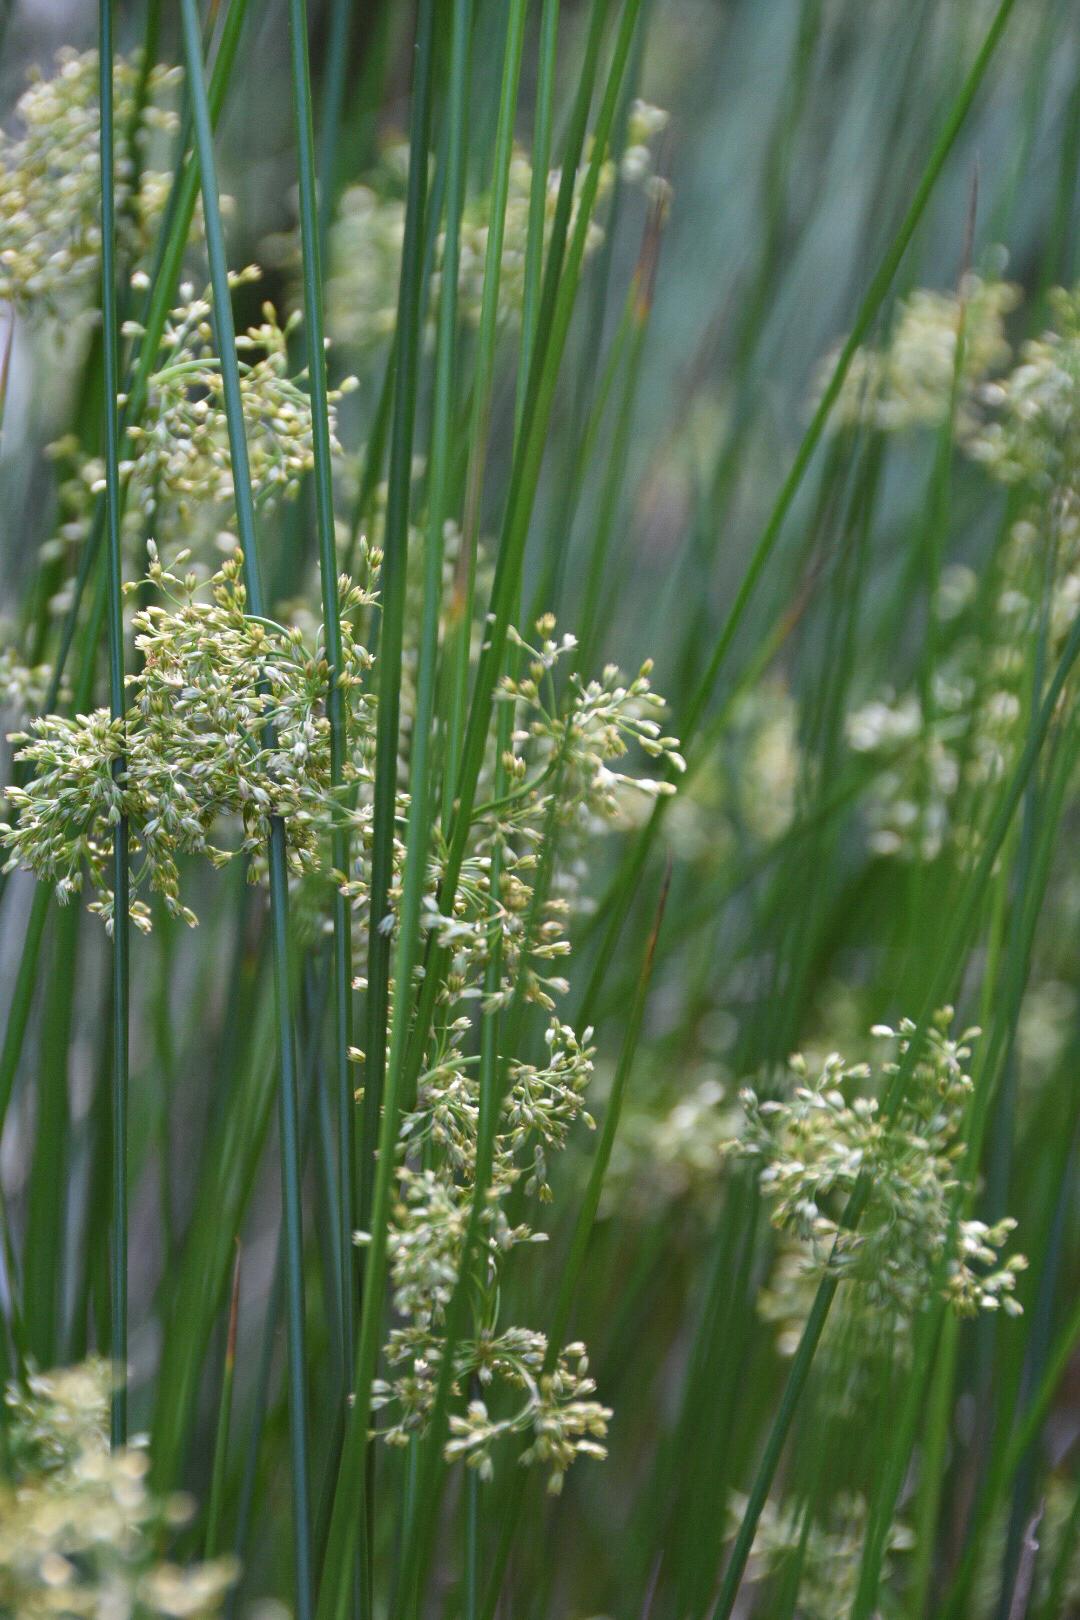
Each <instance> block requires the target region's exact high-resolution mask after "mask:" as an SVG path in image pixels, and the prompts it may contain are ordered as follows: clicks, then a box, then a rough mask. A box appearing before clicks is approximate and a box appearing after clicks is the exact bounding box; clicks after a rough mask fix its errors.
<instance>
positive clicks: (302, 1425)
mask: <svg viewBox="0 0 1080 1620" xmlns="http://www.w3.org/2000/svg"><path fill="white" fill-rule="evenodd" d="M181 18H182V23H183V34H184V53H185V57H186V59H187V67H188V82H189V91H190V95H191V105H192V117H193V121H194V126H195V145H196V151H197V152H198V160H199V170H200V173H201V178H202V196H203V214H204V217H205V222H206V249H207V257H208V258H209V261H210V281H211V286H212V288H213V315H214V326H215V331H216V334H217V347H218V353H219V355H220V358H221V362H222V392H223V395H224V399H225V411H226V416H227V420H228V430H229V451H230V455H231V458H232V475H233V488H234V494H235V501H236V520H237V530H238V533H239V537H240V544H241V547H242V549H243V553H244V578H245V583H246V586H247V600H248V606H249V608H250V610H251V612H252V613H254V614H256V615H257V616H258V617H260V618H261V617H263V616H265V613H266V608H265V605H264V602H263V596H262V586H261V582H260V577H259V566H258V552H257V548H256V540H255V502H254V498H253V494H252V487H251V469H250V464H249V461H248V451H247V440H246V437H245V431H244V413H243V402H242V399H241V394H240V374H239V367H238V365H237V351H236V334H235V331H234V328H233V319H232V306H231V302H230V295H229V276H228V267H227V260H226V256H225V235H224V230H223V228H222V221H221V204H220V198H219V194H218V182H217V167H216V163H215V158H214V135H213V126H212V123H211V118H210V107H209V103H208V100H207V93H206V81H205V76H204V72H203V62H202V46H201V42H200V38H199V22H198V13H197V10H196V4H195V0H182V12H181ZM269 862H270V928H271V939H272V947H273V969H274V997H275V1005H276V1012H277V1030H278V1062H279V1066H280V1076H279V1091H278V1104H279V1107H278V1125H279V1133H280V1145H281V1179H282V1203H283V1220H284V1227H285V1259H286V1265H285V1277H286V1298H287V1337H288V1365H289V1425H290V1465H291V1467H290V1472H291V1482H292V1504H293V1539H294V1561H295V1576H296V1608H297V1615H298V1617H299V1620H310V1616H311V1614H312V1611H313V1580H314V1574H313V1570H312V1567H311V1513H310V1463H309V1445H308V1424H307V1408H306V1387H305V1369H306V1359H307V1358H306V1353H305V1329H304V1269H303V1209H302V1202H301V1189H300V1143H299V1124H298V1117H297V1116H298V1103H297V1084H296V1044H295V1035H294V1031H293V1021H292V1007H291V980H292V974H291V969H290V961H289V957H290V947H289V922H288V902H289V880H288V866H287V858H286V843H285V824H284V822H283V821H282V819H281V817H280V816H273V817H271V820H270V846H269Z"/></svg>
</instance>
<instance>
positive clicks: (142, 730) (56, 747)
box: [2, 545, 371, 929]
mask: <svg viewBox="0 0 1080 1620" xmlns="http://www.w3.org/2000/svg"><path fill="white" fill-rule="evenodd" d="M185 560H186V559H185V557H184V554H183V553H181V554H180V556H179V557H178V558H177V559H176V564H175V566H181V565H182V563H183V562H184V561H185ZM240 574H241V560H240V557H239V554H237V555H236V556H234V557H232V558H230V559H228V560H227V561H226V562H225V563H224V564H223V565H222V567H221V568H220V569H219V570H218V572H217V573H216V574H215V575H214V576H213V578H212V579H211V581H210V590H211V598H210V600H209V601H206V600H203V599H202V598H201V597H200V595H199V582H198V578H197V576H196V574H195V573H194V572H191V573H189V574H188V575H186V576H185V577H184V578H183V579H181V578H180V577H179V575H177V574H176V573H174V572H172V570H171V569H166V568H165V567H164V566H163V564H162V563H161V562H160V561H159V559H158V556H157V550H156V547H154V546H153V545H152V546H151V562H150V568H149V573H148V576H147V577H148V581H149V583H150V584H151V585H153V586H155V587H157V588H158V589H159V590H160V591H161V592H162V593H163V594H165V595H166V597H167V598H168V599H169V602H170V605H169V606H168V607H167V608H166V607H162V606H160V605H152V606H149V607H147V608H144V609H143V610H142V611H140V612H139V613H138V614H136V617H135V628H136V646H137V647H138V649H139V651H140V653H141V654H142V658H143V664H142V668H141V670H140V671H139V673H138V674H136V675H132V676H129V678H128V689H129V708H128V712H127V715H126V717H125V719H124V720H122V721H121V720H112V719H111V718H110V716H109V713H108V711H107V710H105V709H98V710H95V711H94V712H93V713H92V714H88V715H77V716H75V718H74V719H66V718H64V717H62V716H60V715H46V716H44V717H43V718H42V719H40V720H36V721H35V722H34V723H33V726H32V728H31V731H30V733H29V735H26V736H24V737H23V738H21V739H20V740H21V743H22V746H21V747H20V749H19V752H18V755H17V758H18V759H20V760H24V761H26V762H27V763H29V764H31V765H33V766H34V767H35V774H34V776H33V778H32V780H31V782H30V784H29V785H28V787H27V788H26V789H17V788H13V789H11V790H10V791H9V799H10V802H11V804H12V807H13V809H14V810H15V812H16V816H17V819H16V820H15V821H14V823H13V824H12V825H8V826H5V827H4V829H3V833H2V837H3V843H4V845H5V847H6V848H7V850H8V867H9V868H11V867H14V866H17V865H22V866H26V867H29V868H30V869H31V870H32V871H33V872H35V873H36V874H37V876H38V877H39V878H41V879H42V880H44V881H46V882H49V883H52V884H53V885H54V887H55V889H56V893H57V897H58V899H60V900H61V902H64V901H67V900H69V899H70V898H71V896H72V895H73V894H75V893H77V892H78V891H79V890H81V888H82V885H83V879H84V872H85V873H88V874H89V877H90V882H91V885H92V887H93V888H94V890H95V892H96V894H97V896H98V898H97V899H96V901H95V902H94V905H93V907H92V908H91V909H93V910H95V911H97V912H99V913H100V914H101V915H102V916H104V917H105V919H106V921H107V922H110V923H111V918H112V894H111V890H110V889H109V886H108V880H109V864H108V861H109V851H110V849H111V845H112V828H113V827H114V826H115V825H116V823H117V822H118V821H119V820H120V818H121V816H125V815H126V816H127V817H128V821H129V825H130V829H131V849H132V855H133V857H138V858H139V864H138V866H137V867H136V869H135V871H134V873H133V881H132V893H133V896H134V897H136V898H133V903H132V918H133V920H134V921H135V922H136V923H137V924H138V925H139V926H140V927H142V928H144V929H145V928H148V927H149V922H150V918H149V910H148V907H147V906H146V904H145V902H144V901H143V900H141V899H139V898H137V896H138V894H139V893H140V892H141V890H142V889H143V888H145V887H147V886H148V887H149V888H151V889H152V890H154V891H156V892H157V893H160V894H161V895H162V897H163V899H164V901H165V904H166V906H167V907H168V908H169V910H170V911H171V912H173V913H174V914H176V915H179V916H182V917H183V918H184V919H185V920H186V921H187V922H189V923H193V922H194V921H195V917H194V914H193V913H192V912H191V910H190V908H188V907H187V906H185V905H184V904H183V903H182V902H181V899H180V882H179V870H178V866H177V861H178V858H179V857H180V856H181V855H191V854H201V855H205V856H207V857H208V858H209V859H210V860H211V861H212V862H213V863H214V864H215V865H217V864H221V863H222V862H223V861H226V860H228V859H229V857H230V855H231V854H234V853H237V852H238V851H240V850H246V851H257V850H260V849H261V848H262V846H263V844H264V843H265V838H266V832H267V826H268V821H269V818H270V817H271V816H281V817H282V818H283V819H284V821H285V825H286V833H287V841H288V849H289V855H290V859H291V862H292V865H293V867H294V869H295V870H297V871H304V870H310V869H312V868H314V867H316V866H317V865H318V864H319V862H320V860H321V858H322V853H323V838H322V834H323V832H324V830H325V828H326V827H327V826H328V824H329V822H330V820H331V819H332V815H333V813H334V806H333V804H332V801H331V798H330V741H329V721H328V719H327V717H326V697H327V692H328V683H329V671H328V668H327V664H326V660H325V657H324V655H323V653H322V649H321V645H319V644H317V645H315V646H309V645H306V644H305V642H304V640H303V638H302V636H301V635H300V634H299V633H298V632H295V631H287V630H284V629H282V627H281V626H280V625H276V624H273V623H272V622H271V621H268V620H263V619H256V618H253V617H252V616H251V615H250V614H248V613H247V612H246V611H245V592H244V587H243V584H242V582H241V578H240ZM340 590H341V602H342V607H343V610H344V612H345V615H346V617H345V620H344V623H343V629H344V632H345V657H344V665H343V669H342V673H341V676H340V684H341V686H342V687H343V688H344V690H345V692H346V694H347V698H348V701H349V704H350V708H351V711H352V717H353V724H354V730H355V732H356V738H357V753H356V762H355V763H354V765H353V766H352V774H353V775H356V774H359V773H360V772H361V771H362V770H364V769H366V762H365V760H364V756H363V753H362V750H361V746H360V742H361V739H362V738H364V737H367V738H369V739H370V731H371V720H370V705H369V702H368V699H367V698H366V697H365V695H364V692H363V686H364V683H365V679H366V676H367V672H368V669H369V667H370V664H371V659H370V657H369V655H368V653H367V652H366V651H365V650H364V648H363V647H362V646H360V645H359V644H358V643H356V642H355V641H354V640H353V639H352V636H351V633H350V631H349V628H348V619H347V614H348V613H349V612H350V611H352V610H353V609H354V608H355V607H357V606H359V605H360V604H361V603H362V602H365V601H369V600H370V597H369V596H368V595H367V593H366V592H364V591H363V590H362V589H361V587H359V586H356V585H353V584H352V583H351V582H350V581H348V580H346V579H342V581H341V583H340ZM117 759H122V760H123V768H122V770H121V772H120V773H119V775H117V774H116V773H115V771H114V761H116V760H117ZM337 811H338V813H340V814H344V813H345V810H344V807H341V806H339V807H337ZM229 819H231V820H232V821H233V822H234V824H235V825H237V827H238V829H239V834H240V836H239V840H238V842H237V844H236V846H235V848H234V849H232V850H227V849H224V848H222V847H220V846H218V845H216V844H214V843H212V842H211V838H212V837H213V836H215V835H216V834H217V833H218V832H219V831H220V829H221V828H222V824H223V823H225V822H226V821H227V820H229Z"/></svg>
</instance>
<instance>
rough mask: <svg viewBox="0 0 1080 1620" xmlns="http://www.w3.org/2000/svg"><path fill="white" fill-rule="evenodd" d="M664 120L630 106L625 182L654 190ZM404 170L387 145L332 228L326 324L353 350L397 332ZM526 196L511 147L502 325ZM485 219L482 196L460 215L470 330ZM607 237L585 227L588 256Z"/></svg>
mask: <svg viewBox="0 0 1080 1620" xmlns="http://www.w3.org/2000/svg"><path fill="white" fill-rule="evenodd" d="M666 123H667V115H666V113H664V112H662V111H661V110H660V109H659V108H657V107H652V106H650V105H649V104H648V103H647V102H643V101H639V102H635V103H634V105H633V107H632V109H631V113H630V119H629V125H628V132H627V134H628V139H627V147H626V151H625V153H624V156H623V164H622V172H623V176H624V178H625V179H626V180H627V181H628V182H629V183H631V184H637V185H641V184H645V185H653V184H657V183H660V182H658V181H657V178H656V176H655V174H654V170H653V161H652V152H651V148H650V142H652V141H653V140H654V139H655V137H656V136H657V135H658V134H659V133H660V131H661V130H662V129H663V128H664V127H665V125H666ZM408 168H409V147H408V144H407V143H406V142H397V143H394V144H392V145H389V146H387V147H386V148H385V150H384V151H383V154H382V161H381V164H380V166H379V169H378V170H377V172H376V173H375V174H374V175H372V177H371V179H370V180H369V182H368V183H367V184H364V185H355V186H350V187H349V188H348V189H347V190H346V191H345V193H344V195H343V196H342V199H341V202H340V204H339V207H338V216H337V219H336V220H335V222H334V225H333V227H332V229H331V235H330V252H329V275H328V278H327V287H326V302H327V319H328V323H329V326H330V330H331V331H332V333H333V334H334V337H335V339H336V341H337V342H339V343H343V344H347V345H349V346H350V347H352V348H368V347H371V346H372V345H375V344H378V343H381V342H383V341H385V339H386V338H387V337H388V336H389V335H390V334H391V332H392V331H393V329H394V323H395V321H396V319H397V284H398V276H399V272H400V264H401V245H402V241H403V239H404V232H405V179H406V177H407V175H408ZM585 175H586V164H585V163H583V165H582V167H581V168H580V169H579V171H578V174H577V176H576V179H575V193H574V213H573V215H572V217H571V226H570V228H571V230H572V229H573V226H574V221H575V220H576V218H577V214H578V211H579V209H580V205H581V190H582V187H583V185H584V181H585ZM614 177H615V168H614V164H613V163H611V162H610V161H609V162H607V163H605V164H604V166H603V169H602V171H601V176H600V186H599V188H598V192H597V201H596V207H597V208H599V205H600V203H601V202H602V201H603V199H604V197H605V196H606V195H607V194H608V193H609V192H610V190H611V185H612V182H613V180H614ZM559 182H560V176H559V172H558V170H553V171H552V173H551V174H550V175H549V176H548V184H547V189H546V191H545V197H544V240H545V245H546V244H547V241H548V240H549V238H550V233H551V228H552V225H553V223H554V218H555V205H556V201H557V198H558V192H559ZM531 191H532V166H531V164H530V162H529V157H528V153H527V152H526V151H525V150H524V149H523V148H521V147H515V149H514V153H513V156H512V158H511V162H510V180H509V191H508V194H507V201H506V222H505V233H504V238H503V251H502V264H501V268H500V277H499V318H500V320H501V321H502V322H504V323H506V324H513V323H516V322H517V321H519V320H520V319H521V310H522V304H523V300H524V296H525V245H526V240H527V237H528V226H529V199H530V194H531ZM489 213H490V197H489V196H488V195H487V194H486V193H482V194H479V195H475V196H472V197H469V198H467V199H466V203H465V208H464V212H463V214H462V218H461V233H460V249H459V253H460V264H459V270H458V310H459V314H460V318H461V319H462V321H464V322H465V323H466V324H467V325H470V326H475V325H477V323H478V322H479V320H480V307H481V304H482V301H483V292H484V263H485V258H486V254H487V237H488V218H489ZM603 239H604V232H603V228H602V226H601V225H600V224H599V222H598V221H597V219H596V218H595V217H594V218H593V219H591V220H590V222H589V229H588V236H587V238H586V244H585V251H586V255H591V254H593V253H594V252H595V251H596V249H597V248H598V247H599V246H600V244H601V242H602V241H603ZM445 240H446V238H445V232H442V231H440V233H439V235H438V237H437V239H436V243H435V267H434V271H433V275H432V306H433V307H434V306H435V305H436V304H437V301H438V296H437V295H438V283H439V276H440V274H441V267H442V259H443V250H444V246H445ZM276 247H277V251H278V252H279V255H283V256H285V257H287V258H288V259H290V260H293V261H295V259H296V257H297V254H296V245H295V241H294V240H293V239H291V238H286V239H285V240H284V241H279V242H278V243H277V244H276Z"/></svg>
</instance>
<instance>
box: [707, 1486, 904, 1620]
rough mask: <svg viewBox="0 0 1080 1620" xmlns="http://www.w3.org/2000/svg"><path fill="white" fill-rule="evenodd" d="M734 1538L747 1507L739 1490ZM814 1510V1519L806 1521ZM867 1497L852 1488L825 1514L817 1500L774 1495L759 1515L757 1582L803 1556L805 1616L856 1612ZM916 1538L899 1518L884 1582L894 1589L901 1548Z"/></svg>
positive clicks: (732, 1507)
mask: <svg viewBox="0 0 1080 1620" xmlns="http://www.w3.org/2000/svg"><path fill="white" fill-rule="evenodd" d="M727 1511H728V1537H729V1538H730V1537H733V1536H734V1535H735V1534H736V1532H737V1530H738V1528H739V1524H740V1523H741V1521H742V1517H743V1514H744V1513H745V1511H746V1498H745V1497H744V1496H742V1495H740V1494H739V1493H737V1492H736V1493H734V1494H733V1495H732V1496H731V1497H730V1498H729V1500H728V1508H727ZM808 1515H809V1521H810V1522H809V1524H807V1523H806V1520H807V1516H808ZM868 1518H869V1515H868V1513H867V1504H866V1501H865V1498H864V1497H862V1496H860V1495H857V1494H852V1493H849V1492H842V1493H839V1494H837V1495H836V1496H835V1497H833V1499H832V1500H831V1501H830V1503H829V1505H828V1508H827V1510H826V1512H825V1515H822V1514H821V1512H820V1510H819V1509H818V1508H817V1507H816V1504H814V1503H813V1502H811V1503H804V1502H800V1501H798V1500H792V1501H788V1502H783V1503H777V1502H776V1501H775V1500H773V1499H772V1498H770V1499H769V1500H768V1501H767V1502H766V1503H765V1507H764V1511H763V1512H762V1514H761V1517H760V1519H759V1520H758V1526H757V1533H756V1534H755V1536H754V1546H753V1552H752V1554H751V1563H750V1578H751V1580H752V1581H753V1582H754V1584H755V1585H756V1584H759V1583H763V1582H765V1581H767V1580H770V1579H773V1578H777V1579H780V1580H782V1579H783V1577H784V1574H785V1572H786V1571H787V1570H789V1569H790V1568H791V1567H792V1566H793V1565H795V1563H796V1560H797V1567H798V1570H799V1601H798V1610H797V1613H798V1616H799V1620H836V1616H837V1615H841V1614H850V1613H851V1610H852V1605H853V1604H854V1602H855V1595H856V1590H857V1586H858V1580H859V1569H860V1563H861V1555H862V1549H863V1545H864V1543H865V1541H866V1535H867V1527H868ZM914 1545H915V1538H914V1536H913V1534H912V1532H911V1530H910V1529H909V1528H908V1526H907V1525H905V1524H904V1523H902V1522H901V1521H899V1520H894V1522H893V1523H892V1524H891V1525H890V1526H889V1530H888V1533H887V1535H886V1538H885V1547H884V1557H883V1561H882V1569H881V1585H882V1587H883V1588H884V1589H887V1588H888V1585H889V1579H890V1573H891V1568H892V1565H893V1563H894V1561H895V1555H896V1554H897V1553H905V1552H909V1551H910V1550H911V1548H912V1547H914Z"/></svg>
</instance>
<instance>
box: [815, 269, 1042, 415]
mask: <svg viewBox="0 0 1080 1620" xmlns="http://www.w3.org/2000/svg"><path fill="white" fill-rule="evenodd" d="M1019 298H1020V290H1019V288H1018V287H1016V286H1015V285H1014V284H1013V283H1012V282H1008V281H1000V280H997V279H994V278H989V279H984V278H983V277H982V276H979V275H976V274H975V273H974V272H972V271H969V272H968V273H967V274H966V275H965V276H964V277H963V279H962V281H961V284H960V290H959V292H956V293H942V292H933V291H930V290H928V289H926V288H919V289H917V290H916V291H915V292H913V293H912V294H911V296H910V297H909V298H906V299H902V300H901V301H900V303H899V305H898V308H897V312H896V317H895V322H894V325H893V329H892V331H891V332H890V333H889V336H888V340H887V342H886V343H885V344H884V345H883V346H882V347H880V348H873V347H871V346H867V345H864V346H863V347H861V348H859V349H857V350H856V351H855V354H854V356H853V357H852V360H851V364H850V366H849V367H848V371H847V375H846V377H845V379H844V383H843V387H842V388H841V391H840V396H839V398H838V399H837V401H836V404H835V405H834V407H833V411H832V414H831V416H830V418H829V421H830V425H831V427H832V428H833V430H834V431H835V430H836V429H839V428H845V427H853V426H855V425H857V424H858V423H860V422H868V423H870V424H872V425H873V426H874V427H875V428H877V429H879V431H881V432H886V433H887V432H902V431H905V430H907V429H910V428H916V427H934V426H936V425H939V424H940V423H942V422H944V421H945V419H946V416H947V414H948V411H949V405H950V400H951V399H952V395H953V387H954V380H958V381H959V397H958V399H957V401H956V405H957V423H958V426H959V427H960V428H961V430H965V429H969V428H970V426H971V424H972V421H973V417H972V409H971V407H972V403H973V400H974V398H975V395H976V392H977V390H978V388H979V385H980V384H981V383H982V382H983V380H984V379H985V378H986V377H988V376H990V375H991V374H992V373H993V372H995V371H998V370H1000V368H1001V367H1002V366H1004V365H1005V364H1006V363H1007V362H1008V359H1009V344H1008V340H1007V338H1006V336H1005V316H1006V315H1008V314H1009V313H1010V311H1011V310H1013V309H1015V307H1016V305H1017V303H1018V302H1019ZM961 333H962V342H963V349H962V353H961V358H960V376H959V379H956V370H957V349H958V345H959V344H960V342H961ZM836 358H837V354H836V352H834V353H832V354H830V355H827V356H826V357H825V359H824V360H823V361H822V363H821V367H820V369H819V372H818V390H817V391H818V392H819V393H822V392H824V389H825V386H826V384H827V383H828V381H829V378H830V376H831V375H832V372H833V370H834V368H835V365H836Z"/></svg>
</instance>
